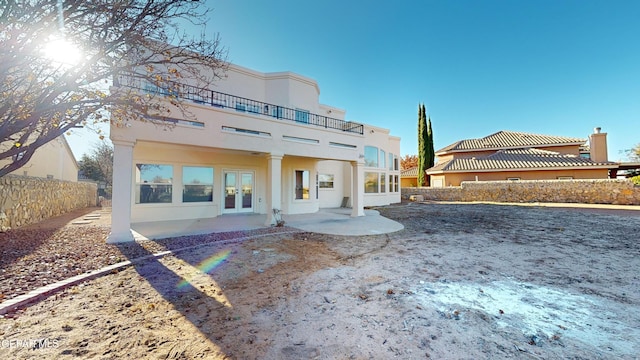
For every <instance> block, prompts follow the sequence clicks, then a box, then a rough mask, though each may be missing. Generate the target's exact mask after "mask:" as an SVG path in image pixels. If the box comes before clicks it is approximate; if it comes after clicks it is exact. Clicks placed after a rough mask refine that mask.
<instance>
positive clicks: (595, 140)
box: [589, 127, 609, 162]
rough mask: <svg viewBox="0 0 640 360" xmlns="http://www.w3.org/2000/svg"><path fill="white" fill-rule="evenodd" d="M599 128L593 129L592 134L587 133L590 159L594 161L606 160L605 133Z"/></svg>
mask: <svg viewBox="0 0 640 360" xmlns="http://www.w3.org/2000/svg"><path fill="white" fill-rule="evenodd" d="M600 130H601V129H600V128H599V127H597V128H595V129H593V134H591V135H589V148H590V154H589V155H590V156H591V160H592V161H595V162H607V161H609V157H608V155H607V133H603V132H600Z"/></svg>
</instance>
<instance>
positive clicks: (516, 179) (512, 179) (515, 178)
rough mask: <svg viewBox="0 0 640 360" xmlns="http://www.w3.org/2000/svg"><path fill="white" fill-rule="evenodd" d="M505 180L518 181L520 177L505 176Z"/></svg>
mask: <svg viewBox="0 0 640 360" xmlns="http://www.w3.org/2000/svg"><path fill="white" fill-rule="evenodd" d="M507 180H509V181H520V178H517V177H511V178H507Z"/></svg>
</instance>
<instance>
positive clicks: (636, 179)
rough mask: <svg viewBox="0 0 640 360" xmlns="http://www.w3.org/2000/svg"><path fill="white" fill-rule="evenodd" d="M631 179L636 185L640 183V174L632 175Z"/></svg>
mask: <svg viewBox="0 0 640 360" xmlns="http://www.w3.org/2000/svg"><path fill="white" fill-rule="evenodd" d="M631 181H633V183H634V184H635V185H640V175H637V176H634V177H632V178H631Z"/></svg>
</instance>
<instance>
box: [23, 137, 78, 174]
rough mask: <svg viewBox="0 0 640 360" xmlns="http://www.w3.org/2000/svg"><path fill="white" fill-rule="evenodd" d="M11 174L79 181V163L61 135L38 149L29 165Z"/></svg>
mask: <svg viewBox="0 0 640 360" xmlns="http://www.w3.org/2000/svg"><path fill="white" fill-rule="evenodd" d="M18 156H20V154H18ZM11 174H13V175H21V176H33V177H40V178H45V179H57V180H66V181H78V163H77V162H76V159H75V157H74V156H73V152H72V151H71V148H70V147H69V144H68V143H67V140H66V139H65V137H64V135H61V136H59V137H57V138H56V139H54V140H52V141H49V142H48V143H46V144H44V145H42V146H41V147H40V148H38V149H37V150H36V151H35V152H34V153H33V156H31V159H29V162H28V163H27V164H25V165H24V166H23V167H21V168H19V169H17V170H15V171H13V172H11Z"/></svg>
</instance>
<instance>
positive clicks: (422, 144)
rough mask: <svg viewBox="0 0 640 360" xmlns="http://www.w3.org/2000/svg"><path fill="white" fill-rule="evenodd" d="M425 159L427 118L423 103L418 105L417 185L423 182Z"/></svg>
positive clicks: (421, 184)
mask: <svg viewBox="0 0 640 360" xmlns="http://www.w3.org/2000/svg"><path fill="white" fill-rule="evenodd" d="M426 161H427V119H426V111H425V107H424V104H422V105H418V186H423V185H424V183H425V173H424V171H425V170H426V167H425V166H426V165H427V164H426Z"/></svg>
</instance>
